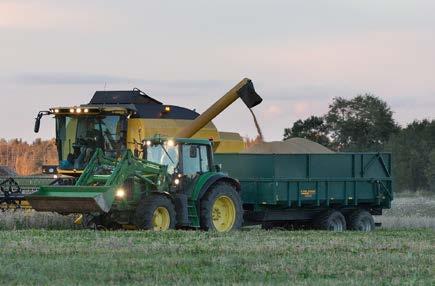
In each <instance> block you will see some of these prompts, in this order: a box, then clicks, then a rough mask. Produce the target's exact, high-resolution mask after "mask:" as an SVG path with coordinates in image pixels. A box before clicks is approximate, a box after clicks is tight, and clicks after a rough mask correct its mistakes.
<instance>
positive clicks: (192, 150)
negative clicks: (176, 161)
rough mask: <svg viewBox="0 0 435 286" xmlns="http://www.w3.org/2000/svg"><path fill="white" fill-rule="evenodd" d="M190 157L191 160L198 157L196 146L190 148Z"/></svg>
mask: <svg viewBox="0 0 435 286" xmlns="http://www.w3.org/2000/svg"><path fill="white" fill-rule="evenodd" d="M189 156H190V158H196V157H198V147H197V146H196V145H192V146H190V150H189Z"/></svg>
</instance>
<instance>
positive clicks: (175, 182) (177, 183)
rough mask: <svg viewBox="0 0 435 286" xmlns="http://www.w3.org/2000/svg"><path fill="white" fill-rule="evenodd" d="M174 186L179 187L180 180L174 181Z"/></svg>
mask: <svg viewBox="0 0 435 286" xmlns="http://www.w3.org/2000/svg"><path fill="white" fill-rule="evenodd" d="M174 184H175V185H177V186H178V185H179V184H180V179H178V178H176V179H175V180H174Z"/></svg>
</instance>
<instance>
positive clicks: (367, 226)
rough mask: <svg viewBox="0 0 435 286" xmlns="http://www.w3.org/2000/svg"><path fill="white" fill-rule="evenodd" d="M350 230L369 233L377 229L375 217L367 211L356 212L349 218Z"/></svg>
mask: <svg viewBox="0 0 435 286" xmlns="http://www.w3.org/2000/svg"><path fill="white" fill-rule="evenodd" d="M348 224H349V229H351V230H356V231H365V232H369V231H372V230H374V229H375V221H374V219H373V216H372V215H371V214H370V213H369V212H368V211H366V210H356V211H354V212H353V213H351V214H350V215H349V216H348Z"/></svg>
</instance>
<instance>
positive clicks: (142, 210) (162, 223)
mask: <svg viewBox="0 0 435 286" xmlns="http://www.w3.org/2000/svg"><path fill="white" fill-rule="evenodd" d="M175 223H176V221H175V207H174V204H173V203H172V202H171V200H170V199H169V198H167V197H166V196H163V195H150V196H147V197H145V198H143V199H142V200H141V201H140V202H139V204H138V206H137V208H136V212H135V214H134V224H135V225H136V226H137V227H138V228H139V229H147V230H154V231H164V230H168V229H174V228H175Z"/></svg>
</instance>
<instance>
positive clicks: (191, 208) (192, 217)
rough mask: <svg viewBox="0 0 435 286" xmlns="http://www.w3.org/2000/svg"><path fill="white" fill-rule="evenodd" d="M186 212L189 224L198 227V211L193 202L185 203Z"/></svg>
mask: <svg viewBox="0 0 435 286" xmlns="http://www.w3.org/2000/svg"><path fill="white" fill-rule="evenodd" d="M187 212H188V215H189V222H190V224H191V226H193V227H199V226H200V225H199V217H198V209H197V207H196V204H195V202H193V201H191V200H189V201H188V203H187Z"/></svg>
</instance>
